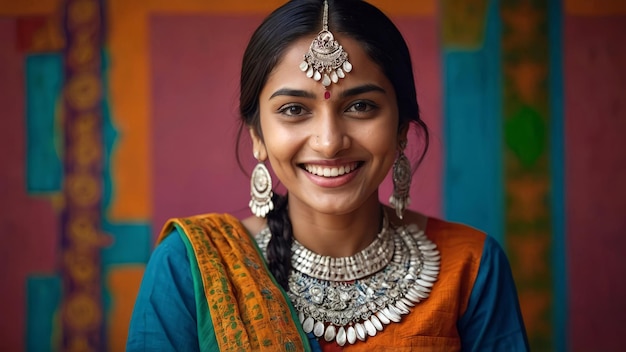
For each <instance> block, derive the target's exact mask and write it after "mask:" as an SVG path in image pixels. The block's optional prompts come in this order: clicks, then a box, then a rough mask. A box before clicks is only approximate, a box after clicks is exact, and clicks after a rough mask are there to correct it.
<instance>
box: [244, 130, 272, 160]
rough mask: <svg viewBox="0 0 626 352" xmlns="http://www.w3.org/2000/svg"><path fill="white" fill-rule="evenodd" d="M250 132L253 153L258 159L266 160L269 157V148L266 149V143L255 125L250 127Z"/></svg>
mask: <svg viewBox="0 0 626 352" xmlns="http://www.w3.org/2000/svg"><path fill="white" fill-rule="evenodd" d="M248 132H250V139H252V153H253V155H254V157H255V158H256V159H257V160H258V161H265V159H267V150H266V149H265V143H263V139H262V138H261V136H259V134H258V133H257V131H256V129H255V128H254V127H250V128H248Z"/></svg>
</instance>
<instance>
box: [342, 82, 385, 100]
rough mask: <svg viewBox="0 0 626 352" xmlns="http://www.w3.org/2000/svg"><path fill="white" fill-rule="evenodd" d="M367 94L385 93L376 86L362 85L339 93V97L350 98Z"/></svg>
mask: <svg viewBox="0 0 626 352" xmlns="http://www.w3.org/2000/svg"><path fill="white" fill-rule="evenodd" d="M368 92H381V93H386V92H385V90H384V89H383V88H382V87H380V86H377V85H375V84H364V85H362V86H357V87H354V88H350V89H346V90H345V91H343V92H342V93H341V97H342V98H347V97H351V96H354V95H359V94H363V93H368Z"/></svg>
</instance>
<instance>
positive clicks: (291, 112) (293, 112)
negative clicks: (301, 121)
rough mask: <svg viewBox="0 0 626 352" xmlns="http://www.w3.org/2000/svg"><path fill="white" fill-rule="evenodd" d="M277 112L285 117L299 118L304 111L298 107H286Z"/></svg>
mask: <svg viewBox="0 0 626 352" xmlns="http://www.w3.org/2000/svg"><path fill="white" fill-rule="evenodd" d="M278 112H279V113H281V114H283V115H286V116H301V115H303V114H304V113H305V110H304V108H303V107H302V106H300V105H286V106H283V107H282V108H280V109H279V110H278Z"/></svg>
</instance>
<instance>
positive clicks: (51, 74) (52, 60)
mask: <svg viewBox="0 0 626 352" xmlns="http://www.w3.org/2000/svg"><path fill="white" fill-rule="evenodd" d="M62 86H63V63H62V56H61V55H60V54H34V55H29V56H28V57H27V58H26V102H27V106H26V130H27V136H26V141H27V144H26V153H27V154H26V168H27V177H26V180H27V181H26V183H27V187H28V188H27V189H28V192H29V193H50V192H58V191H60V190H61V184H62V182H63V165H62V164H61V158H60V154H62V152H61V151H60V150H59V149H60V148H61V145H60V142H61V141H59V140H58V138H57V136H58V135H59V126H58V124H59V123H58V121H57V115H58V113H57V111H58V109H57V106H58V101H59V97H60V96H61V88H62Z"/></svg>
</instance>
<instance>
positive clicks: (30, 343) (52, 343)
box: [26, 276, 61, 352]
mask: <svg viewBox="0 0 626 352" xmlns="http://www.w3.org/2000/svg"><path fill="white" fill-rule="evenodd" d="M26 287H27V289H26V292H27V307H26V311H27V313H26V316H27V317H28V319H27V324H28V325H27V327H26V351H32V352H44V351H56V350H57V349H58V346H59V345H58V343H59V340H58V339H59V336H58V333H59V331H58V326H59V325H58V323H59V322H58V310H59V304H60V303H61V278H59V277H58V276H49V277H37V276H35V277H29V278H28V280H27V282H26Z"/></svg>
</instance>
